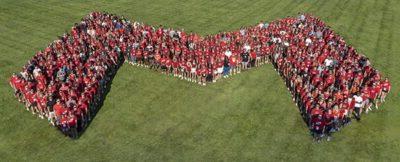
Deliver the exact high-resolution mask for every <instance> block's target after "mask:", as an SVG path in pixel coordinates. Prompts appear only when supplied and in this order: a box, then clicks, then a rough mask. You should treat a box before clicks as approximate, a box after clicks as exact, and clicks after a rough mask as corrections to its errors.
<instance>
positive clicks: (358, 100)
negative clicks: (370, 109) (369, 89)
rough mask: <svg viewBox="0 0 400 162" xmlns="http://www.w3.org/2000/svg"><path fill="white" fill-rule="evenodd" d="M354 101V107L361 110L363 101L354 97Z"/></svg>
mask: <svg viewBox="0 0 400 162" xmlns="http://www.w3.org/2000/svg"><path fill="white" fill-rule="evenodd" d="M354 100H355V101H356V104H355V107H357V108H361V107H362V102H363V99H362V97H361V96H357V95H354Z"/></svg>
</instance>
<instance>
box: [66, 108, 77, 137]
mask: <svg viewBox="0 0 400 162" xmlns="http://www.w3.org/2000/svg"><path fill="white" fill-rule="evenodd" d="M67 120H68V128H69V135H70V136H71V137H72V138H77V137H78V128H77V125H78V118H77V117H76V115H74V114H73V113H72V112H70V113H69V115H68V119H67Z"/></svg>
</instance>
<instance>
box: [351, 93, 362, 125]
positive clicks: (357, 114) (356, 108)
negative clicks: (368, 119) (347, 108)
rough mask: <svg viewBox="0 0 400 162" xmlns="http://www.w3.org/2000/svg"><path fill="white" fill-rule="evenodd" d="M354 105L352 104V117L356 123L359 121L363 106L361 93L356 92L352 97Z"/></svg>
mask: <svg viewBox="0 0 400 162" xmlns="http://www.w3.org/2000/svg"><path fill="white" fill-rule="evenodd" d="M353 98H354V101H355V104H354V117H355V118H356V119H357V121H360V120H361V111H362V107H363V105H364V100H363V98H362V97H361V93H360V92H358V93H357V94H356V95H354V96H353Z"/></svg>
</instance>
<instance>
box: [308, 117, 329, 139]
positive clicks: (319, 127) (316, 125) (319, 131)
mask: <svg viewBox="0 0 400 162" xmlns="http://www.w3.org/2000/svg"><path fill="white" fill-rule="evenodd" d="M325 125H326V124H325V121H324V118H323V116H322V114H319V115H318V116H317V117H316V118H313V119H312V121H311V129H312V131H313V133H314V136H313V137H314V141H317V142H320V141H321V139H322V135H323V134H324V130H325Z"/></svg>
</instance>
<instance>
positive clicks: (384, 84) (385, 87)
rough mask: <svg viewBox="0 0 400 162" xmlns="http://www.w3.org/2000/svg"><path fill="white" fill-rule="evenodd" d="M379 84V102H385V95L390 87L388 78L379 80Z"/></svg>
mask: <svg viewBox="0 0 400 162" xmlns="http://www.w3.org/2000/svg"><path fill="white" fill-rule="evenodd" d="M381 86H382V94H381V102H385V99H386V96H387V94H388V93H389V92H390V89H391V85H390V82H389V79H388V78H385V80H384V81H382V82H381Z"/></svg>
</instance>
